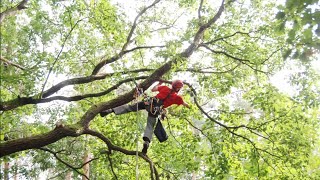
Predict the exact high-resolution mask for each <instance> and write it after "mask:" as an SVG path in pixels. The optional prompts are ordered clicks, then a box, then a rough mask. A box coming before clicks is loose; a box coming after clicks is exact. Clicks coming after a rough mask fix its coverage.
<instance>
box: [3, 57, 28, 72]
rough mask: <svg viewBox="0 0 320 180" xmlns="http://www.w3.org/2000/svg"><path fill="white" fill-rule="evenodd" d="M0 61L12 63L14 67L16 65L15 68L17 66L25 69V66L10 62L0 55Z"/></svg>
mask: <svg viewBox="0 0 320 180" xmlns="http://www.w3.org/2000/svg"><path fill="white" fill-rule="evenodd" d="M0 61H2V62H4V63H6V64H9V65H12V66H14V67H17V68H19V69H21V70H26V68H24V67H22V66H20V65H19V64H16V63H14V62H11V61H9V60H7V59H6V58H4V57H2V56H1V57H0Z"/></svg>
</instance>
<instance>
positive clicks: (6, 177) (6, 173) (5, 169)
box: [3, 161, 10, 180]
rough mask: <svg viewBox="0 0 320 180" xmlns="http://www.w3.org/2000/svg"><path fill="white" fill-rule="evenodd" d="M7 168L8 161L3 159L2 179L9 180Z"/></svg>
mask: <svg viewBox="0 0 320 180" xmlns="http://www.w3.org/2000/svg"><path fill="white" fill-rule="evenodd" d="M9 168H10V166H9V162H7V161H5V162H4V168H3V170H4V171H3V176H4V177H3V179H4V180H9Z"/></svg>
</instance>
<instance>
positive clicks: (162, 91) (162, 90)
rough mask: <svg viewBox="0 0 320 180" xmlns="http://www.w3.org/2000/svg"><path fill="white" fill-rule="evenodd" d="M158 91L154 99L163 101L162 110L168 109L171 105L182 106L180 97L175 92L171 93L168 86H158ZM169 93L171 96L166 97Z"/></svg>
mask: <svg viewBox="0 0 320 180" xmlns="http://www.w3.org/2000/svg"><path fill="white" fill-rule="evenodd" d="M158 91H159V93H158V94H157V95H156V96H155V97H156V98H158V99H165V100H164V102H163V108H166V107H169V106H171V105H172V104H177V105H181V104H183V99H182V97H181V96H179V95H178V94H177V93H176V92H174V91H172V90H171V89H170V88H169V87H168V86H159V87H158ZM170 92H171V94H170V95H169V96H168V94H169V93H170ZM167 96H168V97H167ZM166 97H167V98H166Z"/></svg>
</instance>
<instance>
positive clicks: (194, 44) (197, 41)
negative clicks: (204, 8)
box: [181, 0, 224, 57]
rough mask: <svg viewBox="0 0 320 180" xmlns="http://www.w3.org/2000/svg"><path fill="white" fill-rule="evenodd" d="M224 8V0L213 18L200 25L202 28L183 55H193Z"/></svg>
mask: <svg viewBox="0 0 320 180" xmlns="http://www.w3.org/2000/svg"><path fill="white" fill-rule="evenodd" d="M223 10H224V0H222V2H221V6H220V8H219V10H218V12H217V14H216V15H215V16H213V17H212V18H211V19H209V21H208V22H207V23H206V24H203V25H201V26H200V28H199V29H198V31H197V33H196V34H195V36H194V38H193V42H192V43H191V45H190V46H189V47H188V48H187V49H186V50H185V51H184V52H183V53H182V54H181V55H182V57H189V56H191V55H192V53H193V52H194V51H195V49H197V48H198V46H199V44H200V41H201V40H202V38H203V34H204V32H205V31H206V30H207V29H208V28H209V27H211V26H212V24H214V23H215V22H216V21H217V20H218V19H219V18H220V16H221V14H222V12H223Z"/></svg>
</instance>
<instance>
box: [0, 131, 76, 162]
mask: <svg viewBox="0 0 320 180" xmlns="http://www.w3.org/2000/svg"><path fill="white" fill-rule="evenodd" d="M77 131H79V130H77V129H74V128H70V127H66V126H63V125H58V126H57V127H56V128H55V129H54V130H52V131H50V132H48V133H45V134H40V135H36V136H31V137H27V138H20V139H13V140H9V141H6V142H4V143H1V144H0V152H1V154H0V157H3V156H6V155H9V154H12V153H15V152H20V151H24V150H28V149H33V148H40V147H43V146H46V145H48V144H52V143H54V142H56V141H58V140H60V139H61V138H64V137H67V136H74V137H76V136H79V135H81V134H80V133H77Z"/></svg>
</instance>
